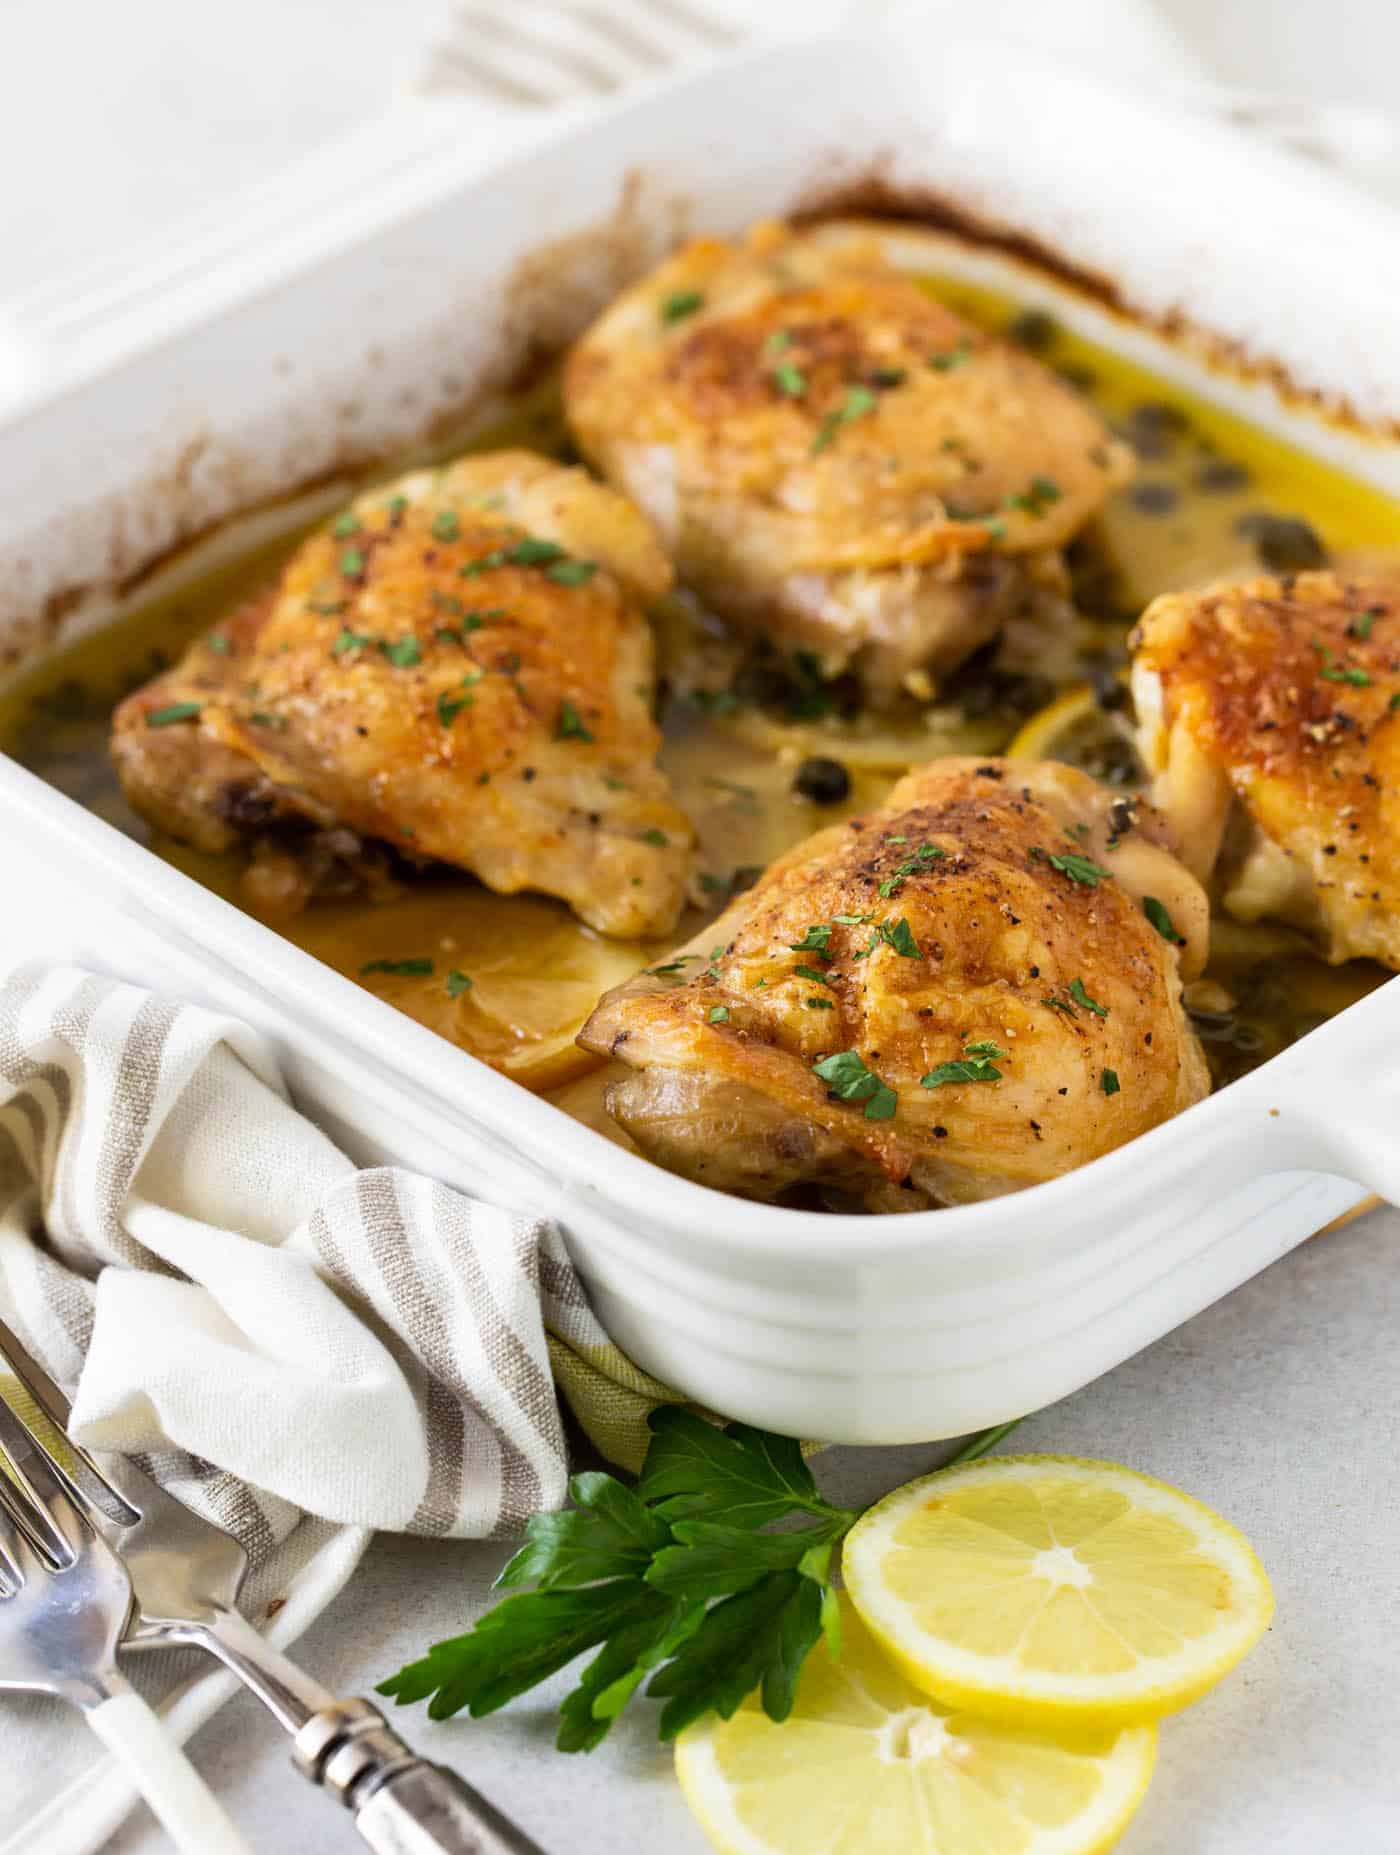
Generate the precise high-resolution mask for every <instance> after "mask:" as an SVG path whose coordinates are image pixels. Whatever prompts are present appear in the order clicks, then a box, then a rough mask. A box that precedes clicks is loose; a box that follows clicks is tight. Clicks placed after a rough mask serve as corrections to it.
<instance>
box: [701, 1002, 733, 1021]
mask: <svg viewBox="0 0 1400 1855" xmlns="http://www.w3.org/2000/svg"><path fill="white" fill-rule="evenodd" d="M705 1022H706V1023H707V1024H728V1022H729V1007H728V1005H711V1006H710V1009H709V1010H708V1011H707V1012H706V1013H705Z"/></svg>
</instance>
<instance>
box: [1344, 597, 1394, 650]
mask: <svg viewBox="0 0 1400 1855" xmlns="http://www.w3.org/2000/svg"><path fill="white" fill-rule="evenodd" d="M1384 617H1385V607H1384V606H1383V605H1371V606H1367V608H1366V610H1365V611H1364V612H1358V613H1357V615H1356V617H1355V618H1354V619H1353V620H1352V621H1351V623H1350V624H1349V625H1348V626H1347V635H1348V637H1353V638H1361V639H1362V640H1363V641H1364V640H1365V639H1367V638H1369V637H1370V635H1371V627H1372V625H1374V624H1375V622H1376V620H1377V619H1378V618H1384Z"/></svg>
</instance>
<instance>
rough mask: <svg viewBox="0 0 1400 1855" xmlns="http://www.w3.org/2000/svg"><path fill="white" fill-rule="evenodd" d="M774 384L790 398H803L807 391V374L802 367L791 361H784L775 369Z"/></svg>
mask: <svg viewBox="0 0 1400 1855" xmlns="http://www.w3.org/2000/svg"><path fill="white" fill-rule="evenodd" d="M773 384H774V386H775V387H777V389H778V391H779V392H780V393H785V394H786V395H787V397H788V398H789V399H801V397H802V395H803V394H804V393H805V392H806V391H807V376H806V374H804V373H803V371H802V369H801V368H800V367H794V366H793V364H792V362H791V361H782V362H780V363H779V364H778V366H777V367H775V368H774V369H773Z"/></svg>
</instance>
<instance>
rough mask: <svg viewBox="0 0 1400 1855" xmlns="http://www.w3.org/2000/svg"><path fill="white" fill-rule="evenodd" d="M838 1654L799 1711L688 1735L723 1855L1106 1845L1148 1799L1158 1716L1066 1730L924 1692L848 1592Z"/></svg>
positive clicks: (1061, 1851)
mask: <svg viewBox="0 0 1400 1855" xmlns="http://www.w3.org/2000/svg"><path fill="white" fill-rule="evenodd" d="M841 1626H842V1628H841V1633H842V1645H841V1656H840V1660H839V1661H833V1660H832V1658H831V1656H830V1655H829V1654H828V1652H827V1649H826V1646H825V1644H822V1643H819V1644H818V1645H817V1647H816V1648H815V1649H814V1650H813V1651H812V1653H811V1655H810V1656H809V1657H808V1658H807V1664H806V1666H805V1668H804V1669H803V1671H802V1678H801V1680H800V1682H799V1684H798V1689H797V1699H796V1703H795V1705H794V1707H793V1710H792V1713H791V1715H790V1716H789V1718H788V1719H787V1720H786V1721H784V1722H783V1724H782V1725H781V1726H779V1725H775V1723H774V1722H773V1721H772V1720H770V1719H769V1718H768V1717H767V1715H766V1714H765V1713H763V1712H762V1710H761V1709H760V1707H759V1705H758V1702H757V1700H756V1699H750V1700H748V1701H746V1702H745V1704H744V1705H743V1706H742V1707H741V1708H740V1709H739V1711H738V1712H737V1713H736V1714H735V1715H734V1717H733V1718H732V1719H730V1720H720V1719H717V1718H715V1717H714V1716H713V1715H711V1716H709V1717H708V1718H706V1719H704V1720H698V1721H697V1722H696V1723H695V1725H693V1726H690V1727H687V1728H686V1730H685V1732H683V1733H682V1734H681V1736H680V1738H679V1740H678V1741H677V1742H676V1774H677V1776H678V1777H679V1779H680V1782H681V1789H682V1790H683V1791H684V1793H685V1799H686V1802H687V1803H688V1804H689V1805H690V1807H691V1809H692V1810H693V1811H694V1813H695V1815H696V1817H697V1819H698V1820H699V1823H700V1827H701V1828H702V1829H703V1830H704V1832H705V1834H706V1835H707V1836H708V1837H709V1839H710V1841H711V1843H712V1844H713V1845H714V1847H715V1848H716V1849H718V1850H720V1851H721V1855H1094V1852H1095V1851H1098V1850H1101V1849H1107V1848H1109V1847H1110V1846H1111V1845H1112V1844H1113V1842H1115V1841H1116V1840H1117V1838H1118V1836H1119V1835H1120V1834H1121V1833H1122V1831H1123V1827H1124V1825H1125V1824H1126V1823H1127V1821H1128V1819H1129V1817H1130V1816H1131V1815H1132V1814H1133V1811H1134V1810H1135V1809H1136V1808H1137V1806H1138V1804H1139V1803H1140V1802H1141V1801H1142V1797H1143V1793H1144V1792H1145V1791H1146V1789H1147V1784H1148V1780H1149V1778H1150V1777H1151V1776H1152V1764H1153V1759H1154V1758H1155V1756H1156V1740H1157V1735H1156V1732H1155V1731H1154V1729H1153V1728H1152V1727H1150V1726H1138V1727H1129V1728H1128V1729H1127V1730H1126V1731H1124V1732H1119V1733H1113V1732H1086V1733H1079V1734H1075V1735H1072V1736H1070V1737H1056V1738H1051V1737H1048V1736H1046V1735H1044V1734H1040V1733H1036V1732H1028V1731H1026V1730H1024V1729H1023V1728H1018V1727H1010V1726H998V1725H994V1724H991V1723H989V1722H988V1721H986V1720H982V1719H977V1718H975V1717H974V1716H972V1715H971V1714H966V1713H955V1712H950V1711H949V1710H948V1709H946V1708H944V1707H940V1706H938V1705H937V1703H935V1702H931V1701H930V1700H929V1698H928V1696H927V1695H925V1694H921V1693H919V1692H918V1691H917V1689H915V1688H912V1687H910V1685H909V1683H908V1682H907V1681H905V1680H904V1678H903V1677H902V1676H901V1675H900V1673H899V1671H898V1670H897V1669H896V1668H894V1667H893V1666H892V1665H891V1664H890V1663H889V1662H888V1661H886V1659H885V1657H884V1656H883V1655H882V1654H881V1652H880V1650H879V1647H878V1646H877V1645H876V1643H875V1642H874V1641H873V1640H872V1638H871V1636H870V1634H869V1632H868V1631H867V1630H866V1629H865V1628H864V1627H863V1626H862V1624H861V1622H860V1619H859V1618H858V1617H857V1615H856V1614H855V1612H854V1610H853V1609H852V1607H851V1604H850V1602H849V1600H847V1599H844V1598H843V1599H842V1601H841Z"/></svg>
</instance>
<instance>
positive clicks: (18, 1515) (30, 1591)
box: [0, 1405, 249, 1855]
mask: <svg viewBox="0 0 1400 1855" xmlns="http://www.w3.org/2000/svg"><path fill="white" fill-rule="evenodd" d="M0 1409H3V1410H5V1415H6V1417H7V1418H9V1417H10V1413H9V1412H8V1409H7V1408H6V1407H4V1406H2V1405H0ZM13 1421H14V1420H13V1419H12V1418H10V1422H9V1423H7V1422H5V1421H4V1420H0V1443H3V1444H4V1445H5V1446H6V1448H7V1450H8V1447H9V1435H10V1427H11V1424H12V1423H13ZM15 1428H18V1425H15ZM34 1466H35V1465H27V1466H26V1465H17V1466H16V1469H15V1471H14V1473H13V1474H12V1475H7V1473H6V1471H5V1469H4V1468H3V1466H0V1689H14V1690H22V1691H24V1692H27V1693H33V1694H54V1695H57V1697H58V1698H59V1699H60V1700H65V1701H68V1702H69V1703H70V1705H72V1706H74V1707H78V1708H81V1710H82V1712H83V1713H84V1714H85V1715H86V1718H87V1722H88V1725H89V1726H91V1728H92V1730H93V1731H94V1732H95V1733H96V1734H97V1736H98V1738H99V1739H101V1740H102V1742H103V1744H104V1745H105V1746H106V1747H107V1749H108V1751H109V1752H111V1753H112V1754H113V1755H114V1757H116V1758H117V1759H119V1760H120V1761H121V1763H122V1764H123V1765H124V1766H125V1767H126V1769H127V1771H128V1773H129V1774H130V1776H131V1778H132V1779H133V1780H134V1782H135V1783H136V1784H137V1785H138V1787H139V1788H140V1790H141V1792H142V1794H143V1795H144V1796H145V1799H146V1801H147V1803H149V1804H150V1806H151V1808H152V1810H153V1811H154V1812H155V1814H156V1816H157V1817H158V1818H159V1820H160V1821H161V1823H162V1824H163V1825H164V1827H165V1829H166V1831H167V1833H168V1834H169V1836H170V1838H171V1840H172V1841H173V1842H174V1843H175V1844H176V1846H177V1847H178V1848H180V1849H182V1850H183V1851H184V1852H185V1855H249V1850H248V1845H247V1843H246V1842H245V1841H244V1840H243V1838H242V1836H240V1835H239V1833H238V1831H237V1830H236V1829H235V1828H234V1826H233V1824H232V1823H231V1822H230V1821H229V1819H228V1817H227V1816H226V1815H225V1814H224V1811H223V1808H222V1806H221V1805H220V1804H219V1803H218V1802H217V1800H216V1799H215V1797H214V1795H213V1793H212V1792H211V1791H210V1790H209V1789H208V1788H207V1786H206V1785H205V1783H204V1780H203V1779H202V1778H201V1777H200V1776H199V1774H198V1773H197V1772H196V1771H195V1769H194V1767H193V1765H191V1764H190V1762H189V1760H188V1759H187V1758H186V1757H185V1755H184V1753H183V1752H182V1751H181V1750H180V1749H179V1747H178V1746H177V1745H176V1744H175V1742H174V1741H173V1740H172V1739H171V1738H170V1737H169V1736H168V1734H167V1733H166V1731H165V1728H164V1727H163V1726H162V1725H161V1723H160V1721H159V1720H158V1719H157V1718H156V1716H155V1714H154V1713H152V1711H151V1709H150V1708H149V1707H148V1706H147V1705H146V1703H145V1701H144V1700H142V1699H141V1697H140V1695H139V1694H137V1693H135V1692H133V1690H132V1689H131V1688H130V1687H129V1686H128V1684H127V1682H126V1680H125V1679H124V1678H123V1676H122V1675H121V1674H120V1673H119V1672H118V1670H117V1661H116V1655H117V1645H118V1643H119V1641H120V1640H121V1636H122V1633H123V1631H124V1630H125V1628H126V1625H127V1620H128V1618H129V1617H130V1615H131V1608H132V1591H131V1580H130V1579H129V1578H128V1577H127V1575H126V1572H125V1571H124V1570H123V1568H122V1564H121V1561H120V1560H119V1559H118V1557H117V1555H116V1553H115V1552H113V1551H112V1549H111V1547H110V1546H109V1545H107V1543H106V1541H105V1540H102V1539H99V1538H98V1537H97V1535H96V1534H95V1533H94V1532H93V1531H92V1529H91V1528H90V1527H88V1526H87V1525H86V1524H85V1523H84V1521H83V1520H82V1518H81V1516H80V1515H79V1513H78V1511H77V1510H76V1508H75V1507H74V1506H73V1504H72V1502H71V1501H70V1500H69V1499H68V1497H67V1495H66V1494H65V1492H64V1490H63V1488H62V1487H61V1486H60V1485H59V1482H58V1480H57V1479H56V1478H55V1477H53V1476H47V1475H45V1474H44V1472H43V1465H42V1464H39V1465H37V1466H38V1469H39V1473H38V1474H35V1473H34V1472H33V1469H34Z"/></svg>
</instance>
